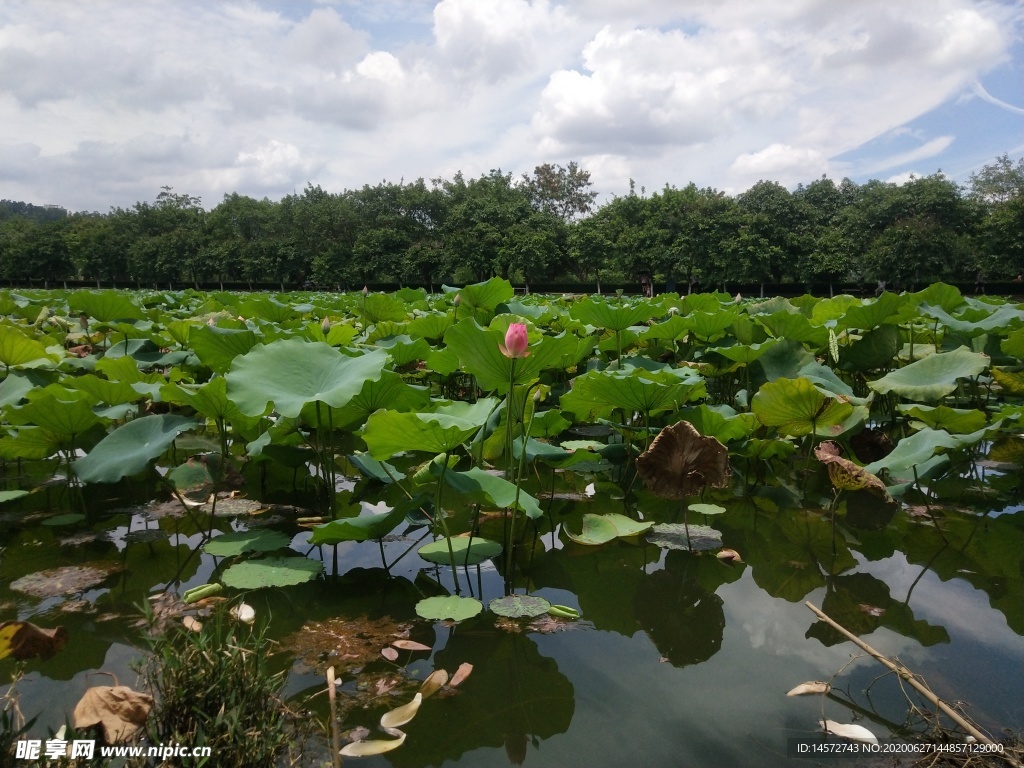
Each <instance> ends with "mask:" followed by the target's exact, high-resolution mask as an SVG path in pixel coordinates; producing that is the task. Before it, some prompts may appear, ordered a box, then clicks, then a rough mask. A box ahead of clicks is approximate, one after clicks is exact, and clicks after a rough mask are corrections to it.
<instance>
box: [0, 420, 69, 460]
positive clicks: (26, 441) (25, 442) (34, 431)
mask: <svg viewBox="0 0 1024 768" xmlns="http://www.w3.org/2000/svg"><path fill="white" fill-rule="evenodd" d="M62 442H63V440H62V439H61V437H60V435H55V434H53V432H51V431H50V430H48V429H43V428H42V427H22V428H21V429H19V430H18V432H17V434H16V435H14V436H12V437H4V438H0V459H5V460H8V461H11V460H17V459H28V460H30V461H31V460H38V459H45V458H46V457H48V456H52V455H53V454H54V452H55V451H56V450H57V448H58V447H59V446H60V444H61V443H62Z"/></svg>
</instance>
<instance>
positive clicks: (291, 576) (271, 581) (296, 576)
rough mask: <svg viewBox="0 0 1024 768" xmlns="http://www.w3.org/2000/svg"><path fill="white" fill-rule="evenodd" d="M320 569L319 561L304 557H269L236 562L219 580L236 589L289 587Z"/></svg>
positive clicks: (318, 572)
mask: <svg viewBox="0 0 1024 768" xmlns="http://www.w3.org/2000/svg"><path fill="white" fill-rule="evenodd" d="M322 570H323V566H322V565H321V564H320V563H318V562H317V561H315V560H309V559H307V558H305V557H270V558H267V559H265V560H247V561H246V562H244V563H236V564H235V565H232V566H231V567H230V568H228V569H227V570H226V571H224V574H223V575H222V576H221V581H223V582H224V583H225V584H226V585H227V586H229V587H235V588H236V589H260V588H261V587H289V586H292V585H293V584H303V583H305V582H307V581H311V580H313V579H315V578H316V577H317V576H318V575H319V574H320V572H321V571H322Z"/></svg>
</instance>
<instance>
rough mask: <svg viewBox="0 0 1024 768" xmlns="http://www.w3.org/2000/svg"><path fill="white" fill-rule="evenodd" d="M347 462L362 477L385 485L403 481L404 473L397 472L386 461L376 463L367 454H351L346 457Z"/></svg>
mask: <svg viewBox="0 0 1024 768" xmlns="http://www.w3.org/2000/svg"><path fill="white" fill-rule="evenodd" d="M348 460H349V461H350V462H352V466H354V467H355V468H356V469H358V470H359V471H360V472H362V473H363V475H364V476H366V477H370V478H373V479H374V480H379V481H380V482H382V483H384V484H385V485H386V484H389V483H392V482H394V481H395V480H404V479H405V473H404V472H401V471H399V470H398V469H397V468H395V467H393V466H392V465H391V464H388V463H387V462H386V461H377V460H376V459H375V458H373V457H372V456H371V455H370V454H368V453H353V454H352V455H350V456H349V457H348Z"/></svg>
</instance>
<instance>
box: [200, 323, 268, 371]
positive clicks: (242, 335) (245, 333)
mask: <svg viewBox="0 0 1024 768" xmlns="http://www.w3.org/2000/svg"><path fill="white" fill-rule="evenodd" d="M189 343H190V344H191V345H192V351H193V352H195V353H196V357H198V358H199V360H200V362H201V363H202V364H203V365H205V366H207V367H208V368H209V369H210V370H212V371H213V372H214V373H220V374H224V373H227V371H228V369H229V368H230V367H231V363H232V361H233V360H234V359H235V358H236V357H238V356H239V355H244V354H245V353H247V352H248V351H249V350H250V349H252V348H253V347H255V346H256V334H255V333H253V332H252V331H251V330H249V329H236V328H220V327H218V326H216V325H203V326H200V327H198V328H195V329H193V331H192V333H191V334H190V335H189Z"/></svg>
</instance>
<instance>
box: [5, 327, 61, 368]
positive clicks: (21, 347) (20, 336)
mask: <svg viewBox="0 0 1024 768" xmlns="http://www.w3.org/2000/svg"><path fill="white" fill-rule="evenodd" d="M58 359H59V358H58V357H57V356H56V355H51V354H50V353H49V352H47V351H46V347H44V346H43V345H42V344H40V343H39V342H38V341H36V340H35V339H30V338H29V337H28V336H26V335H25V334H24V333H22V332H21V331H19V330H18V329H17V328H13V327H11V326H9V325H4V324H0V363H3V365H4V367H5V368H8V369H10V368H39V367H40V366H50V365H53V363H55V362H56V361H57V360H58Z"/></svg>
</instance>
